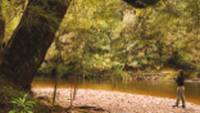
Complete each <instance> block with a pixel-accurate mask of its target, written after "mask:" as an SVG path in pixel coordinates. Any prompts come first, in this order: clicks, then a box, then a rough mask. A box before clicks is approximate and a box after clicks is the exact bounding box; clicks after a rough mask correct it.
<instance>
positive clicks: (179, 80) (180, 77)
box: [176, 74, 185, 86]
mask: <svg viewBox="0 0 200 113" xmlns="http://www.w3.org/2000/svg"><path fill="white" fill-rule="evenodd" d="M176 84H177V85H178V86H184V85H185V77H184V76H183V75H181V74H180V75H178V76H177V78H176Z"/></svg>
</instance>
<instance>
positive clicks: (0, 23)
mask: <svg viewBox="0 0 200 113" xmlns="http://www.w3.org/2000/svg"><path fill="white" fill-rule="evenodd" d="M1 5H2V0H0V41H1V40H2V39H3V37H4V29H5V21H4V20H3V15H2V11H1V10H2V7H1Z"/></svg>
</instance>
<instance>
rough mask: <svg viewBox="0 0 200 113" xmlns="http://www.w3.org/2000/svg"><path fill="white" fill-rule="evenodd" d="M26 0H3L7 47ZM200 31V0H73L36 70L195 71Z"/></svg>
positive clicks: (198, 72) (199, 67)
mask: <svg viewBox="0 0 200 113" xmlns="http://www.w3.org/2000/svg"><path fill="white" fill-rule="evenodd" d="M61 1H62V0H61ZM27 2H28V1H26V0H20V1H18V0H16V1H15V0H11V1H8V0H1V10H0V11H1V13H0V14H1V15H0V17H1V19H0V20H1V21H2V20H3V21H4V23H5V33H4V37H3V38H1V44H3V43H6V44H7V46H8V47H9V40H12V37H11V35H12V34H13V32H14V30H15V29H16V26H17V25H18V24H19V22H20V20H21V17H22V15H23V14H24V11H25V10H26V7H27ZM44 3H45V2H44ZM34 10H37V13H38V14H40V13H41V15H42V14H43V12H42V10H41V9H40V8H39V7H35V8H34ZM46 16H48V15H46ZM49 16H51V15H49ZM48 19H50V21H56V19H55V18H54V17H53V16H52V18H51V17H50V18H48ZM29 20H30V19H29ZM30 22H31V20H30ZM2 25H3V24H2ZM199 34H200V1H199V0H159V1H158V0H150V1H149V0H124V1H123V0H107V1H105V0H95V1H94V0H72V1H71V3H70V5H69V8H68V10H67V12H66V13H65V16H64V18H63V19H62V22H61V23H60V24H59V28H58V30H57V31H56V35H55V38H54V41H53V43H52V44H51V46H50V48H49V49H48V52H47V54H46V56H45V60H44V62H43V63H42V65H41V67H40V69H39V71H38V73H48V72H50V70H51V69H52V68H55V67H56V68H58V70H59V73H60V75H63V76H67V75H77V76H81V77H88V78H90V77H97V78H107V77H111V76H112V77H114V78H120V79H127V77H129V76H131V75H132V74H133V73H134V72H138V71H141V72H146V71H147V72H150V71H152V70H153V71H155V72H159V71H160V70H162V69H165V68H171V69H177V68H182V69H184V70H185V72H186V73H187V76H193V77H197V76H200V63H199V62H200V53H199V51H200V46H199V45H200V35H199ZM44 37H45V36H44Z"/></svg>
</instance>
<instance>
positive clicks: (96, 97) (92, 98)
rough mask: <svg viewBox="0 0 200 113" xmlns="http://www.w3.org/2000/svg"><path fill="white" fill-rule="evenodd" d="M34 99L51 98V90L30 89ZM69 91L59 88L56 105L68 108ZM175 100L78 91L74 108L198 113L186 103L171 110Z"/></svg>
mask: <svg viewBox="0 0 200 113" xmlns="http://www.w3.org/2000/svg"><path fill="white" fill-rule="evenodd" d="M32 90H33V92H34V94H35V97H36V98H37V97H48V98H50V97H51V96H52V91H53V89H52V88H34V89H32ZM69 97H70V89H68V88H60V89H58V93H57V98H56V101H57V104H59V105H60V106H62V107H65V108H67V107H69V103H70V101H69ZM174 102H175V100H173V99H169V98H160V97H152V96H144V95H136V94H129V93H121V92H113V91H112V92H111V91H104V90H90V89H79V90H78V91H77V95H76V99H75V101H74V103H73V105H74V106H95V107H97V108H103V109H104V110H106V111H109V112H110V113H200V106H199V105H195V104H192V103H187V108H186V109H182V108H172V105H173V104H174Z"/></svg>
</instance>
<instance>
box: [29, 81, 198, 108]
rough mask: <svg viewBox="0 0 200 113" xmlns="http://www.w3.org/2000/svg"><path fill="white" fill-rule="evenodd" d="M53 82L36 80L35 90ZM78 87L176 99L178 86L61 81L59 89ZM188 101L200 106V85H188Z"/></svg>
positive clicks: (140, 82)
mask: <svg viewBox="0 0 200 113" xmlns="http://www.w3.org/2000/svg"><path fill="white" fill-rule="evenodd" d="M53 85H54V84H53V81H52V80H50V79H38V78H36V79H35V80H34V81H33V83H32V87H33V88H46V87H52V88H53ZM73 86H77V87H78V88H81V89H94V90H108V91H119V92H126V93H132V94H143V95H150V96H157V97H167V98H175V96H176V84H175V83H174V82H173V81H133V82H128V83H124V82H119V81H118V82H110V81H78V82H74V80H73V81H68V80H60V81H59V83H58V87H59V88H69V87H73ZM185 86H186V93H185V94H186V100H187V101H189V102H192V103H195V104H198V105H200V83H194V82H188V83H186V85H185Z"/></svg>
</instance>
